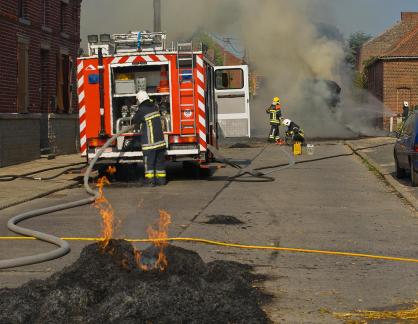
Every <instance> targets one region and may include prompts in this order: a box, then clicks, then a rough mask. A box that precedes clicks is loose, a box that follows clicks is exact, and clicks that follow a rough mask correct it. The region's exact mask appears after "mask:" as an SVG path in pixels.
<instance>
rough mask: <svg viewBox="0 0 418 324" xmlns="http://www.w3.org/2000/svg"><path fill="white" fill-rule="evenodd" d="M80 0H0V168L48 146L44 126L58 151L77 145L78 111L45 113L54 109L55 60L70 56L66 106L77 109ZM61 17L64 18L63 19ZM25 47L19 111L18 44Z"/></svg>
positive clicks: (70, 150)
mask: <svg viewBox="0 0 418 324" xmlns="http://www.w3.org/2000/svg"><path fill="white" fill-rule="evenodd" d="M80 6H81V0H25V1H24V15H23V16H22V17H20V16H19V15H18V0H0V35H1V37H2V39H1V42H0V80H1V82H0V94H1V96H0V167H1V166H5V165H11V164H16V163H20V162H25V161H30V160H33V159H36V158H39V156H40V149H41V148H45V146H46V145H48V144H49V143H48V129H53V131H54V132H55V134H54V137H55V144H54V145H55V146H56V149H57V153H74V152H76V150H77V144H76V140H77V137H78V131H75V129H76V128H77V127H78V121H77V115H67V114H63V115H62V116H63V117H67V118H54V119H52V120H51V119H49V120H50V127H48V118H49V114H48V113H51V112H55V108H56V104H53V101H54V100H51V99H53V97H55V96H56V95H57V73H58V72H57V71H58V65H57V62H58V59H59V58H62V55H68V56H70V57H71V58H72V60H73V62H74V65H73V67H72V68H71V71H70V73H71V75H72V82H71V90H70V93H71V95H72V98H73V99H72V102H71V105H67V107H66V108H67V109H68V110H69V111H72V110H73V111H74V112H76V111H77V86H76V67H75V64H76V58H77V54H78V49H79V44H80ZM62 18H63V19H62ZM19 43H24V44H27V46H28V72H27V76H28V89H27V90H28V93H27V103H28V105H27V113H24V114H16V113H18V84H17V83H18V81H17V80H18V66H19V65H18V44H19ZM21 66H22V65H21Z"/></svg>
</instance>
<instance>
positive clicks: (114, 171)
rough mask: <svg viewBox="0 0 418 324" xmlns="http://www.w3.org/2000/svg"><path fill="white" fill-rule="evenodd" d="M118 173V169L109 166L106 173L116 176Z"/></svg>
mask: <svg viewBox="0 0 418 324" xmlns="http://www.w3.org/2000/svg"><path fill="white" fill-rule="evenodd" d="M116 172H117V169H116V167H115V166H114V165H109V166H108V167H107V170H106V173H107V174H108V175H114V174H115V173H116Z"/></svg>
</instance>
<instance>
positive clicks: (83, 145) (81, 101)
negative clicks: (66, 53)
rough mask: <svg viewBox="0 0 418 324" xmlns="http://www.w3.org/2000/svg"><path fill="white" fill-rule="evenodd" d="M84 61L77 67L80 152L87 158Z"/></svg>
mask: <svg viewBox="0 0 418 324" xmlns="http://www.w3.org/2000/svg"><path fill="white" fill-rule="evenodd" d="M84 68H85V66H84V61H83V60H79V61H78V65H77V78H78V81H77V92H78V107H79V110H78V113H79V121H80V151H81V155H83V156H85V155H86V154H87V134H86V127H87V120H86V105H85V92H84V83H85V80H84V75H83V72H84Z"/></svg>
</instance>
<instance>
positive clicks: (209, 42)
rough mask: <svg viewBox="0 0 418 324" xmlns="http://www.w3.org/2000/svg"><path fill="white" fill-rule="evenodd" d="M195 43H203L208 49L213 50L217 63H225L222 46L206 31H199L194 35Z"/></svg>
mask: <svg viewBox="0 0 418 324" xmlns="http://www.w3.org/2000/svg"><path fill="white" fill-rule="evenodd" d="M192 39H193V42H194V43H199V44H200V43H201V44H203V46H204V47H206V49H207V50H213V55H214V60H215V62H214V63H215V64H216V65H223V62H224V55H223V51H222V48H221V47H220V45H219V44H218V43H216V41H215V40H214V39H213V38H212V37H211V36H210V35H209V34H207V33H206V32H203V31H198V32H197V33H196V34H195V35H194V36H193V38H192Z"/></svg>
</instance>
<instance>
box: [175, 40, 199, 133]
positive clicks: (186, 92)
mask: <svg viewBox="0 0 418 324" xmlns="http://www.w3.org/2000/svg"><path fill="white" fill-rule="evenodd" d="M194 67H195V61H194V53H193V43H177V70H178V72H179V73H178V81H179V107H180V116H181V117H180V136H182V137H184V136H191V135H192V136H196V134H197V127H196V109H195V79H194ZM190 99H191V100H190ZM189 116H194V118H193V119H190V117H189Z"/></svg>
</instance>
